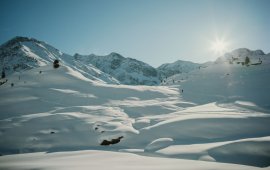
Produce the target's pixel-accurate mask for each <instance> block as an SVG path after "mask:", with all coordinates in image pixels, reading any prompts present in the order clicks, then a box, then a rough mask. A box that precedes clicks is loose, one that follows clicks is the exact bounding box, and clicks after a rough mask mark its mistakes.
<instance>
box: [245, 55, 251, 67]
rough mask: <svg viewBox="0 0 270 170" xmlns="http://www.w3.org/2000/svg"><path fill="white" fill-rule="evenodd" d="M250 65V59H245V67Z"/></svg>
mask: <svg viewBox="0 0 270 170" xmlns="http://www.w3.org/2000/svg"><path fill="white" fill-rule="evenodd" d="M249 63H250V59H249V58H248V57H246V59H245V65H248V64H249Z"/></svg>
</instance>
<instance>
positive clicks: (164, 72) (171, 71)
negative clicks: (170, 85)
mask: <svg viewBox="0 0 270 170" xmlns="http://www.w3.org/2000/svg"><path fill="white" fill-rule="evenodd" d="M200 66H201V64H197V63H193V62H190V61H182V60H178V61H175V62H174V63H166V64H162V65H161V66H159V67H158V68H157V70H158V73H159V77H160V79H164V78H168V77H170V76H173V75H175V74H179V73H188V72H190V71H192V70H195V69H198V68H199V67H200Z"/></svg>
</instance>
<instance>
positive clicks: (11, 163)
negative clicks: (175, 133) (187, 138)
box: [0, 150, 261, 170]
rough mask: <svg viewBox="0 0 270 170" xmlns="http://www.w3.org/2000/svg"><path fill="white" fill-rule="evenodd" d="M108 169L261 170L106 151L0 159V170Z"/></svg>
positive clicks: (16, 156) (43, 154)
mask: <svg viewBox="0 0 270 170" xmlns="http://www.w3.org/2000/svg"><path fill="white" fill-rule="evenodd" d="M108 168H109V169H111V170H126V169H131V170H132V169H134V170H135V169H136V170H149V169H156V170H159V169H171V170H173V169H185V170H197V169H201V170H209V169H216V170H227V169H232V170H233V169H235V170H242V169H243V170H249V169H250V170H251V169H252V170H256V169H261V168H256V167H251V166H244V165H235V164H225V163H216V162H205V161H192V160H181V159H168V158H158V157H147V156H140V155H135V154H131V153H117V152H110V151H97V150H91V151H72V152H55V153H45V152H38V153H29V154H19V155H9V156H4V157H0V169H14V170H18V169H44V170H53V169H59V170H69V169H80V170H84V169H85V170H86V169H100V170H103V169H104V170H105V169H108Z"/></svg>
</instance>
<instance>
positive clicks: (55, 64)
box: [53, 59, 60, 68]
mask: <svg viewBox="0 0 270 170" xmlns="http://www.w3.org/2000/svg"><path fill="white" fill-rule="evenodd" d="M59 66H60V65H59V60H57V59H56V60H54V62H53V68H58V67H59Z"/></svg>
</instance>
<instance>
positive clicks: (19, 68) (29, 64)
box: [0, 37, 119, 84]
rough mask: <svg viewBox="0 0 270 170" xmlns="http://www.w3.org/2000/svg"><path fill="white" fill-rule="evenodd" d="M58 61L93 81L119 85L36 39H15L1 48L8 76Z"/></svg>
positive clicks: (2, 64) (0, 66)
mask: <svg viewBox="0 0 270 170" xmlns="http://www.w3.org/2000/svg"><path fill="white" fill-rule="evenodd" d="M56 59H58V60H60V62H61V64H62V65H68V66H70V67H72V68H73V69H75V70H77V71H79V72H80V73H81V74H83V75H84V76H86V77H87V78H89V79H91V80H95V81H97V82H102V83H111V84H119V82H118V80H116V79H114V78H113V77H111V76H110V75H108V74H106V73H104V72H102V71H100V70H99V69H97V68H95V67H94V66H93V65H91V64H85V63H82V62H80V61H76V60H74V58H73V56H70V55H68V54H65V53H62V52H61V51H60V50H58V49H56V48H54V47H52V46H51V45H49V44H47V43H45V42H42V41H38V40H36V39H34V38H27V37H15V38H13V39H11V40H9V41H8V42H6V43H4V44H3V45H1V46H0V70H4V71H5V73H6V75H10V74H12V73H14V72H23V71H25V70H29V69H32V68H37V67H40V66H45V65H48V64H51V63H52V62H53V61H54V60H56Z"/></svg>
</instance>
